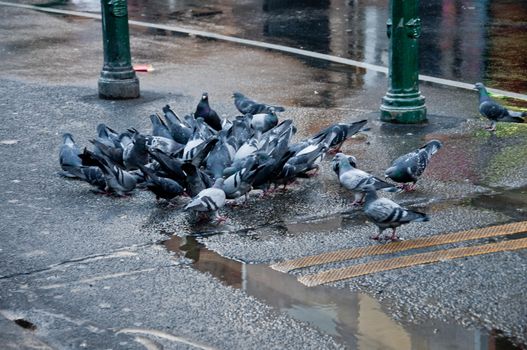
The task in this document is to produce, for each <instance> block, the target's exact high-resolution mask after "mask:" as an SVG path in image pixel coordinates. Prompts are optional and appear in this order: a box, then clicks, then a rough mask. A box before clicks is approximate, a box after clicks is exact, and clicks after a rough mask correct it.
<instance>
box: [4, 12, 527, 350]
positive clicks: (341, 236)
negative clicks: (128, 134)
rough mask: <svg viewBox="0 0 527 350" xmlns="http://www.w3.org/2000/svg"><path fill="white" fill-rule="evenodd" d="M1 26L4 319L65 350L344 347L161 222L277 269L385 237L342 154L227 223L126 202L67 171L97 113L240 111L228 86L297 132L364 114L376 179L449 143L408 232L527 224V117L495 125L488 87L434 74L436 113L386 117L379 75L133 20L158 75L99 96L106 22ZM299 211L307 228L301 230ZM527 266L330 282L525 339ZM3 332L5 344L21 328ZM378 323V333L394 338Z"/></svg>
mask: <svg viewBox="0 0 527 350" xmlns="http://www.w3.org/2000/svg"><path fill="white" fill-rule="evenodd" d="M0 23H1V25H0V27H1V28H2V29H4V30H2V31H0V42H2V43H3V44H2V51H0V52H2V56H3V57H4V59H3V69H2V72H1V73H0V81H1V82H2V84H1V85H0V96H1V97H0V103H1V104H2V107H3V108H2V111H3V115H4V118H3V123H2V126H1V127H0V161H1V162H2V164H3V170H4V172H3V176H4V179H5V180H4V181H3V182H2V183H1V184H0V190H1V192H0V193H1V194H2V195H1V202H0V203H1V204H0V210H1V211H2V213H3V215H2V217H1V218H0V224H1V225H2V227H3V230H2V233H1V237H2V245H1V246H0V248H1V250H0V261H1V262H2V264H1V266H2V267H1V269H0V276H1V277H0V288H1V290H2V294H1V298H0V314H2V315H4V316H6V315H13V314H16V315H17V317H20V318H24V319H26V320H29V321H31V322H32V323H33V324H35V325H36V327H37V328H36V330H34V331H32V332H33V334H34V335H35V336H36V338H38V339H41V340H42V341H43V342H44V343H46V344H49V346H51V347H52V348H57V349H63V348H71V349H78V348H88V349H102V348H114V349H120V348H121V349H136V348H137V349H141V348H144V346H143V345H141V344H142V343H141V340H142V341H145V340H144V339H147V340H148V341H152V342H154V343H156V344H157V345H163V346H165V347H166V348H177V349H186V348H189V349H190V348H196V347H198V348H222V349H235V348H245V349H255V348H266V349H280V348H287V349H329V348H339V347H341V344H339V342H338V341H337V340H335V338H333V337H332V336H331V335H330V334H328V333H324V332H322V331H321V330H319V329H316V328H315V327H312V326H310V325H309V324H307V323H302V322H299V321H297V320H295V319H293V318H292V317H290V316H289V315H288V314H286V313H283V312H282V313H281V312H278V311H277V310H275V309H272V308H270V307H269V306H267V305H265V304H264V303H263V302H261V301H260V300H256V299H255V298H253V297H251V296H248V295H247V294H246V293H244V292H242V291H240V290H237V289H233V288H230V287H227V286H225V285H223V284H222V283H220V282H219V281H218V280H216V279H213V278H210V276H209V275H206V274H202V273H199V272H197V271H196V270H194V269H191V268H189V261H188V259H185V258H182V257H180V256H171V254H170V253H169V252H168V251H166V250H165V248H164V247H163V246H162V245H160V242H161V241H162V240H164V239H166V238H167V237H166V236H164V235H162V234H160V233H161V232H165V233H170V234H171V233H176V234H177V235H185V234H190V233H193V234H195V233H199V232H204V231H205V232H209V231H210V232H214V231H222V232H224V234H218V235H214V236H210V237H208V238H203V239H202V242H204V243H205V244H206V245H207V247H209V248H210V249H213V250H215V251H218V252H219V253H221V254H222V255H224V256H227V257H230V258H234V259H237V260H241V261H244V262H250V263H265V264H269V263H271V262H276V261H281V260H284V259H288V258H294V257H299V256H305V255H310V254H317V253H321V252H324V251H331V250H336V249H341V248H351V247H359V246H364V245H368V244H375V242H371V241H370V240H368V238H367V237H368V236H369V235H370V234H372V231H373V230H375V228H374V227H373V226H372V225H371V224H367V223H365V222H364V220H363V219H362V218H361V217H360V216H356V215H354V214H353V215H349V211H350V208H349V203H350V201H349V195H348V194H346V193H345V192H344V191H342V190H341V189H340V188H339V187H338V184H337V183H336V179H335V177H334V174H333V173H332V171H331V169H330V167H329V163H325V164H323V166H322V169H321V173H320V175H319V176H318V177H317V178H313V179H308V180H306V181H299V183H298V184H297V185H295V186H294V187H293V189H292V190H291V191H289V192H287V193H285V194H283V195H275V196H274V197H271V198H270V199H267V200H260V199H259V198H258V196H257V195H254V196H251V198H250V202H249V205H248V206H247V207H245V208H241V209H225V213H224V214H225V215H227V216H228V217H229V222H228V223H227V224H226V225H225V226H223V227H221V228H216V227H209V226H205V227H196V226H190V225H189V223H188V220H187V217H186V216H185V215H184V214H182V212H181V211H180V210H178V209H175V210H172V209H167V208H165V207H163V206H159V205H156V203H155V201H154V198H153V197H152V196H150V193H147V192H144V191H137V192H136V193H135V194H134V195H133V196H132V197H131V198H128V199H122V200H120V199H115V198H108V197H101V196H98V195H95V194H93V193H91V192H90V188H89V186H88V185H84V184H80V183H78V182H76V181H67V180H65V179H63V178H59V177H58V176H56V171H58V170H59V166H58V160H57V155H58V147H59V144H60V142H61V137H60V135H61V134H62V133H63V132H71V133H72V134H73V135H74V136H75V138H76V141H77V142H78V143H79V144H80V145H88V144H89V142H88V140H89V139H90V138H92V137H93V136H94V135H95V126H96V125H97V124H98V123H100V122H105V123H106V124H108V125H109V126H111V127H112V128H115V129H117V130H124V129H126V128H128V127H135V128H137V129H138V130H141V131H145V132H146V131H149V130H150V128H151V127H150V121H149V119H148V116H149V115H150V114H152V113H155V112H160V111H161V108H162V107H163V106H164V105H165V104H170V105H171V106H172V107H173V109H174V110H175V111H176V112H178V113H181V114H184V113H189V112H191V111H193V110H194V108H195V105H196V104H197V101H198V97H199V96H200V94H201V93H202V92H203V91H207V92H208V93H209V96H210V102H211V105H212V106H213V108H214V109H215V110H217V111H218V112H219V113H220V114H223V115H224V116H230V117H232V116H233V115H235V114H236V109H235V107H234V104H233V103H232V99H231V98H230V96H231V94H232V92H233V91H242V92H243V93H245V94H246V95H248V96H251V97H253V98H254V99H257V100H265V101H269V102H272V103H276V104H280V105H284V106H285V107H286V109H287V111H286V112H285V113H284V114H283V115H282V117H283V118H291V119H293V120H294V122H295V125H296V126H297V128H298V132H297V137H298V138H299V139H300V138H303V137H306V136H308V135H311V134H313V133H314V132H315V131H317V130H319V129H320V128H321V127H322V126H325V125H328V124H330V123H332V122H335V121H340V120H342V121H350V120H358V119H361V118H364V117H366V118H368V119H369V126H370V127H371V130H370V131H368V132H365V133H363V134H361V135H360V136H359V137H357V138H355V139H353V140H351V141H349V142H347V143H346V144H345V146H344V149H343V150H344V152H347V153H353V154H354V155H355V156H356V157H357V158H358V160H359V164H358V165H359V167H361V168H363V169H365V170H368V171H370V172H372V173H375V174H378V175H379V174H382V172H383V169H385V168H386V165H387V164H388V163H389V162H390V160H391V159H394V158H395V156H396V155H398V154H402V153H404V152H407V151H409V150H412V149H414V148H416V147H418V146H420V145H421V144H422V143H423V142H424V140H428V139H431V138H438V139H440V140H442V141H443V142H444V144H445V147H444V149H442V150H441V151H440V152H439V153H438V154H437V155H436V156H434V159H433V161H432V164H431V166H430V168H429V169H428V170H427V173H426V175H425V176H424V177H423V180H422V182H421V181H420V183H419V185H418V186H419V189H418V191H416V192H415V193H413V194H402V195H396V196H395V197H394V198H395V200H397V201H398V202H400V203H401V204H403V205H408V206H413V207H416V208H417V207H418V208H421V209H424V210H425V211H426V212H428V213H429V214H430V216H431V217H432V220H431V221H430V222H429V223H420V224H415V225H414V224H412V225H407V226H405V227H404V228H402V229H401V235H402V236H403V237H404V238H407V239H411V238H417V237H422V236H426V235H431V234H439V233H444V232H451V231H457V230H463V229H470V228H475V227H482V226H487V225H491V224H497V223H504V222H510V221H520V220H527V214H526V213H525V211H521V210H515V209H521V208H522V205H523V207H525V203H526V202H527V201H526V198H527V196H526V195H525V186H527V179H526V178H525V176H524V174H525V172H526V171H527V162H525V161H524V160H525V159H526V154H525V149H527V148H526V146H527V138H526V137H525V135H526V132H527V128H525V127H523V125H521V126H517V125H500V126H499V128H498V132H497V133H496V134H495V135H489V134H488V132H486V131H484V130H482V126H484V125H486V123H487V121H486V120H483V119H482V118H481V117H479V116H478V112H477V95H476V93H475V92H471V91H466V90H461V89H453V88H447V87H443V86H438V85H433V84H422V85H421V90H422V92H423V94H424V95H425V96H426V98H427V107H428V113H429V115H430V122H429V123H428V124H427V125H422V126H402V125H384V124H382V123H380V122H379V121H378V116H377V112H378V108H379V105H380V99H381V97H382V96H383V95H384V93H385V91H386V77H385V76H384V75H383V74H381V73H372V72H367V71H366V72H365V71H364V70H362V69H352V68H349V67H342V66H338V65H333V64H324V65H322V67H320V65H319V66H317V65H316V64H313V62H312V61H310V60H305V59H301V58H298V57H295V56H289V55H284V54H281V53H277V52H273V51H268V50H260V49H253V48H247V47H244V46H241V45H235V44H230V43H224V42H220V41H214V40H202V39H198V38H193V37H183V36H169V35H168V36H165V35H163V36H162V35H156V33H155V32H152V31H149V30H148V29H140V28H133V30H132V31H131V32H132V55H133V62H134V63H136V64H143V63H144V64H152V65H153V67H154V68H155V71H153V72H151V73H138V75H139V79H140V84H141V98H140V99H137V100H130V101H104V100H99V99H98V98H97V90H96V87H97V78H98V74H99V71H100V68H101V65H102V45H101V38H100V22H98V21H94V20H89V19H79V18H73V17H67V16H66V17H63V16H51V15H48V14H43V13H37V12H34V11H29V10H22V9H15V8H8V7H5V6H0ZM522 191H523V192H522ZM493 196H496V197H493ZM514 200H515V201H516V202H513V201H514ZM500 201H501V202H500ZM511 203H514V206H515V208H514V209H513V210H511V208H510V206H511ZM181 204H182V205H183V204H184V199H182V200H181ZM284 208H287V210H284ZM333 217H339V218H341V221H340V223H339V224H338V225H336V226H329V228H328V226H325V225H319V226H317V225H312V224H311V223H312V222H316V221H317V220H318V221H322V222H324V221H325V220H326V221H327V219H328V218H333ZM299 223H303V224H305V226H303V228H302V230H297V231H295V226H294V225H295V224H296V225H298V224H299ZM306 227H307V228H306ZM244 230H245V231H246V232H249V233H250V234H240V232H242V231H244ZM245 231H244V232H245ZM300 231H301V232H300ZM225 232H226V233H225ZM526 262H527V256H526V255H525V252H524V251H518V252H510V253H503V254H493V255H486V256H480V257H474V258H470V259H467V260H462V261H456V262H448V263H440V264H435V265H430V266H426V267H414V268H411V269H407V270H398V271H390V272H386V273H383V274H378V275H373V276H367V277H360V278H358V279H355V280H353V281H345V282H338V283H335V284H333V286H336V287H339V288H346V289H350V290H352V291H361V292H366V293H368V294H370V295H375V297H376V298H377V299H380V300H381V301H383V306H388V307H389V308H390V312H392V313H393V314H395V317H396V318H399V319H401V320H403V321H404V322H412V321H411V320H413V321H415V320H417V321H416V322H417V323H419V320H424V319H428V318H432V319H434V320H441V321H448V322H454V320H455V321H456V322H459V323H463V324H465V325H472V326H474V327H476V328H483V327H484V328H487V329H499V330H501V331H503V332H504V334H505V335H507V336H515V337H519V338H520V339H522V340H523V341H524V342H525V341H527V339H525V338H524V337H525V334H526V333H525V331H526V328H525V325H527V319H526V316H525V315H526V314H527V312H525V311H526V309H525V303H524V302H523V300H522V299H523V298H522V297H521V294H520V293H522V291H525V290H527V279H526V278H525V274H524V266H525V263H526ZM336 266H337V265H336ZM310 272H316V268H313V269H311V270H310ZM380 290H381V291H382V294H381V293H379V291H380ZM0 327H2V330H3V329H4V328H3V326H2V325H0ZM11 328H12V327H11ZM6 329H7V328H6ZM24 332H28V331H24ZM1 333H2V335H1V336H0V338H1V339H0V343H2V342H3V341H4V340H5V341H8V340H10V338H9V337H10V336H9V334H8V333H4V332H1ZM4 334H6V335H4ZM383 336H385V335H384V334H381V335H380V336H379V338H380V340H379V342H381V343H382V342H383V341H386V342H387V343H386V344H388V343H389V339H388V338H383ZM176 338H178V339H183V340H184V341H187V343H185V342H181V341H175V340H174V339H176ZM138 339H139V340H138ZM188 342H190V343H192V344H194V345H189V344H188ZM185 344H186V345H185ZM21 346H22V344H21ZM28 348H31V347H28Z"/></svg>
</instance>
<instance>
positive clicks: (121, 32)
mask: <svg viewBox="0 0 527 350" xmlns="http://www.w3.org/2000/svg"><path fill="white" fill-rule="evenodd" d="M101 9H102V36H103V49H104V64H103V67H102V70H101V76H100V78H99V84H98V85H99V97H101V98H104V99H129V98H137V97H139V79H137V76H136V75H135V71H134V69H133V67H132V59H131V56H130V37H129V33H128V6H127V2H126V0H101Z"/></svg>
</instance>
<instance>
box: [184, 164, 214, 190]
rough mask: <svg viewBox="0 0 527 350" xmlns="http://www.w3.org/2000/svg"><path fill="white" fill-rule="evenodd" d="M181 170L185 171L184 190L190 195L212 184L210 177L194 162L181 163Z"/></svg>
mask: <svg viewBox="0 0 527 350" xmlns="http://www.w3.org/2000/svg"><path fill="white" fill-rule="evenodd" d="M181 170H183V171H184V172H185V175H186V177H185V186H184V187H185V190H186V192H187V194H188V195H189V196H190V197H194V196H196V195H197V194H198V193H199V192H201V191H203V190H204V189H206V188H209V187H211V186H212V179H211V178H210V177H209V176H208V175H207V174H205V173H204V172H203V171H201V170H200V169H199V168H198V167H196V166H195V165H194V164H192V163H190V162H187V163H183V165H182V166H181Z"/></svg>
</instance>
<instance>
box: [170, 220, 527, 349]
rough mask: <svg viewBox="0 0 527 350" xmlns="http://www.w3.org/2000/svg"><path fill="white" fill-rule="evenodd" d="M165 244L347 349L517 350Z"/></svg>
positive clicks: (356, 296)
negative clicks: (395, 317)
mask: <svg viewBox="0 0 527 350" xmlns="http://www.w3.org/2000/svg"><path fill="white" fill-rule="evenodd" d="M330 221H331V220H330ZM337 221H338V219H337V220H335V222H337ZM325 224H327V223H325ZM164 244H165V246H166V248H167V249H168V250H170V251H172V252H175V253H177V254H179V255H184V256H185V257H187V258H189V259H191V260H193V261H194V262H193V264H192V266H193V268H195V269H197V270H199V271H201V272H205V273H210V274H211V275H212V276H214V277H215V278H217V279H219V280H220V281H222V282H223V283H224V284H226V285H228V286H231V287H234V288H238V289H242V290H243V291H244V292H246V293H247V294H248V295H251V296H253V297H256V298H257V299H259V300H260V301H262V302H264V303H266V304H268V305H270V306H272V307H274V308H276V309H278V310H280V311H281V312H286V313H287V314H289V315H290V316H291V317H293V318H295V319H297V320H300V321H303V322H307V323H309V324H310V325H312V326H314V327H316V328H318V329H319V330H321V331H322V332H324V333H327V334H329V335H331V336H333V337H334V338H335V339H336V340H337V341H339V342H341V343H342V344H344V345H345V346H346V347H347V348H350V349H359V350H369V349H393V350H413V349H420V350H432V349H474V350H487V349H495V350H505V349H518V348H516V347H514V346H513V345H512V344H511V343H510V342H509V341H507V340H506V339H503V338H497V337H496V336H494V335H492V334H487V333H485V332H480V331H478V330H467V329H463V328H462V327H460V326H458V325H453V324H445V323H440V322H435V321H430V322H429V323H428V324H420V325H419V326H417V325H412V324H409V325H406V324H405V325H401V324H399V323H397V322H395V321H394V320H392V319H391V318H390V317H389V316H388V315H387V314H386V313H385V312H384V311H383V309H382V307H381V305H380V304H379V303H378V302H377V301H376V300H375V299H373V298H371V297H369V296H368V295H365V294H361V293H356V292H350V291H346V290H343V289H337V288H331V287H324V286H318V287H312V288H308V287H305V286H303V285H302V284H301V283H299V282H298V281H297V280H296V278H295V277H294V276H292V275H288V274H283V273H280V272H278V271H275V270H272V269H271V268H269V267H268V266H267V265H263V264H254V265H252V264H245V263H242V262H237V261H234V260H229V259H226V258H223V257H222V256H220V255H219V254H217V253H215V252H213V251H211V250H209V249H207V248H205V247H204V246H203V245H202V244H200V243H199V242H198V241H197V240H196V239H195V238H193V237H189V236H187V237H178V236H175V235H174V236H172V237H171V238H170V239H169V240H167V241H165V242H164Z"/></svg>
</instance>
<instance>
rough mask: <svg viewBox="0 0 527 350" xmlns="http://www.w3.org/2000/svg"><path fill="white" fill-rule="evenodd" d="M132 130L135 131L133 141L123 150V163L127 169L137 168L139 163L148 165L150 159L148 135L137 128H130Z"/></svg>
mask: <svg viewBox="0 0 527 350" xmlns="http://www.w3.org/2000/svg"><path fill="white" fill-rule="evenodd" d="M130 132H132V133H133V138H132V140H133V141H132V143H130V144H128V145H127V147H126V148H124V150H123V163H124V165H125V167H126V169H127V170H137V169H139V165H146V164H147V163H148V160H149V156H148V148H147V146H146V137H145V135H142V134H140V133H139V132H138V131H137V130H135V129H130Z"/></svg>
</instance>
